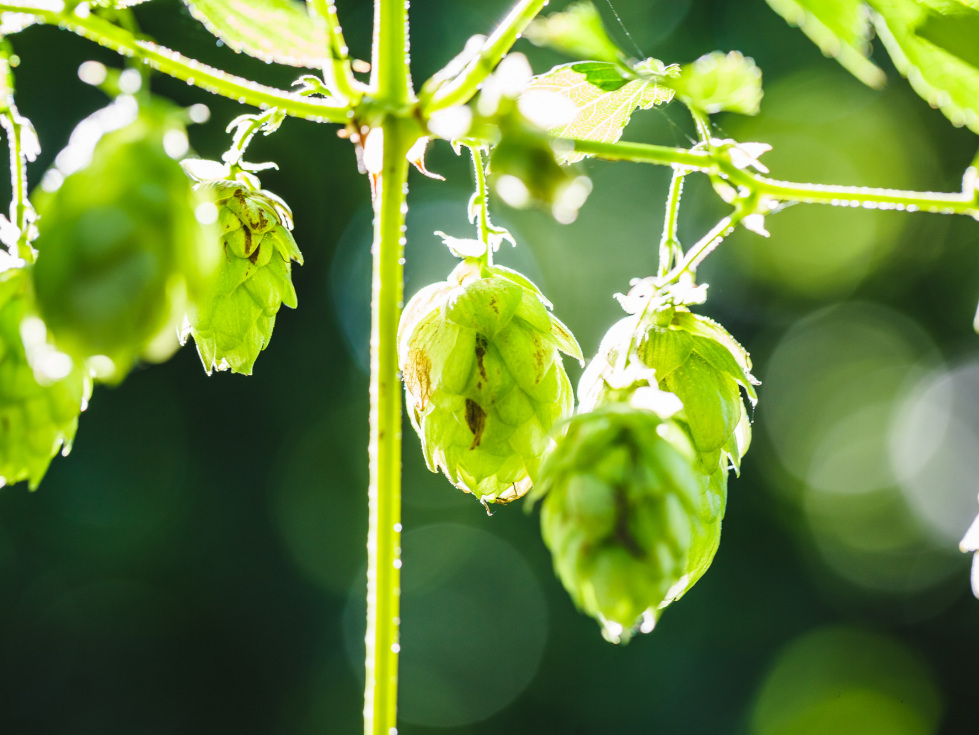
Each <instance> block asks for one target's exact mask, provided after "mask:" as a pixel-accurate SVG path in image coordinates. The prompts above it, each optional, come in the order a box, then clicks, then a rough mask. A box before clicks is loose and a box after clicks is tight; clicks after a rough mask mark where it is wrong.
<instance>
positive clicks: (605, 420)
mask: <svg viewBox="0 0 979 735" xmlns="http://www.w3.org/2000/svg"><path fill="white" fill-rule="evenodd" d="M643 392H645V393H646V394H650V393H653V394H659V397H660V399H669V400H672V401H673V402H675V400H676V399H675V398H673V397H672V396H667V395H666V394H663V393H661V392H660V391H658V390H657V389H655V388H651V387H646V388H643V389H640V391H638V392H636V393H635V394H633V396H631V397H629V398H624V397H620V399H617V400H612V401H609V402H607V403H605V404H603V405H601V406H599V407H597V408H595V409H593V410H591V411H588V412H586V413H579V414H578V415H576V416H575V417H574V418H572V419H571V420H570V421H568V424H567V432H566V433H565V435H564V436H562V437H561V438H559V439H558V440H557V445H556V446H555V448H554V449H553V450H552V451H551V453H550V454H549V455H548V457H547V460H546V461H545V463H544V465H543V466H542V467H541V471H540V479H539V481H538V484H537V486H536V487H535V488H534V491H533V494H532V499H534V500H536V499H538V498H541V497H543V506H542V509H541V531H542V535H543V537H544V542H545V543H546V544H547V546H548V548H549V549H550V550H551V553H552V555H553V557H554V568H555V571H556V572H557V575H558V577H559V578H560V580H561V582H562V584H563V585H564V587H565V589H566V590H567V591H568V593H569V594H570V595H571V598H572V600H574V602H575V604H576V605H577V607H578V608H579V609H580V610H582V611H583V612H585V613H586V614H588V615H590V616H592V617H594V618H595V619H597V620H598V621H599V623H600V624H601V625H602V634H603V635H604V636H605V637H606V638H607V639H608V640H610V641H612V642H613V643H619V642H625V641H628V640H629V638H630V637H631V636H632V635H633V634H634V633H635V632H636V631H637V630H641V631H642V632H646V633H648V632H649V631H651V630H652V629H653V626H654V625H655V623H656V620H657V618H658V616H659V612H660V609H661V608H662V607H664V606H666V605H667V604H668V603H669V602H670V601H672V600H673V599H675V598H676V597H678V596H679V595H680V594H682V593H683V592H684V591H685V590H686V589H687V588H688V587H689V586H690V584H692V583H693V581H695V580H693V577H695V576H699V574H702V573H703V569H706V564H709V563H710V562H709V559H708V560H707V562H706V564H704V559H705V558H706V557H707V556H713V551H712V550H710V549H709V546H710V544H711V543H712V539H713V536H714V534H713V533H712V531H711V529H710V528H708V526H710V525H711V524H713V523H714V521H715V520H717V519H718V517H719V515H721V514H723V502H724V497H723V496H724V492H725V489H724V488H723V487H718V488H717V490H718V491H719V494H718V493H714V492H705V489H706V486H707V485H708V482H707V480H708V478H706V477H705V476H704V475H703V474H701V473H700V472H698V471H697V469H696V468H695V463H696V452H695V450H694V448H693V446H692V445H691V443H690V441H689V439H688V435H687V433H686V432H685V431H684V430H683V429H682V428H681V427H680V426H679V425H678V424H677V423H676V422H674V421H672V420H670V419H669V418H667V416H668V415H669V414H670V413H671V412H672V411H673V410H676V408H679V407H678V406H675V407H673V408H671V409H670V410H667V411H663V410H658V408H657V407H656V406H644V405H643V402H642V401H638V400H633V399H634V398H638V397H639V396H640V395H642V393H643ZM669 400H666V401H664V400H660V401H658V403H659V404H660V405H663V404H664V403H666V404H669ZM717 523H718V525H719V520H718V521H717ZM715 548H716V546H715ZM701 567H703V569H701Z"/></svg>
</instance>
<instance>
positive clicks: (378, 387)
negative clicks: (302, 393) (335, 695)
mask: <svg viewBox="0 0 979 735" xmlns="http://www.w3.org/2000/svg"><path fill="white" fill-rule="evenodd" d="M374 8H375V12H374V21H375V25H374V44H373V46H374V48H373V54H372V61H373V70H372V80H371V87H372V93H373V95H374V97H375V99H376V100H377V102H378V104H379V105H380V106H381V108H382V109H385V110H388V111H390V112H392V113H393V114H388V115H386V116H384V117H383V120H382V122H381V124H380V130H379V131H378V130H376V129H375V130H374V131H372V132H371V133H369V135H376V134H377V132H380V133H381V134H382V135H383V139H382V140H383V143H382V146H383V149H382V152H383V160H382V164H381V170H380V172H379V173H376V174H372V175H374V176H375V179H374V183H375V187H374V244H373V250H372V252H373V255H374V275H373V286H372V298H371V386H370V404H371V408H370V446H369V455H370V487H369V489H368V499H369V506H370V510H369V519H370V520H369V528H368V536H367V636H366V638H365V640H366V643H367V658H366V661H365V685H364V733H365V735H394V734H395V733H397V715H398V653H399V652H400V650H401V646H400V643H399V640H398V635H399V634H398V629H399V625H400V622H401V621H400V617H399V615H400V612H399V603H400V596H401V558H400V557H401V383H400V381H399V379H398V348H397V345H398V321H399V319H400V317H401V302H402V299H403V297H404V273H403V265H402V262H403V259H402V256H403V254H404V222H405V214H406V211H407V206H406V195H407V180H408V167H409V163H408V160H407V153H408V150H409V149H410V148H411V146H412V144H413V143H414V142H415V140H416V139H417V128H416V127H414V125H415V123H414V121H412V120H411V119H410V118H405V117H401V116H399V114H398V113H401V112H402V110H403V109H404V108H405V106H406V105H408V104H409V103H410V102H411V99H412V97H413V94H412V91H411V81H410V75H409V72H408V68H407V64H406V61H407V58H408V56H407V54H408V30H407V21H408V12H407V6H406V4H405V2H404V0H376V2H375V5H374Z"/></svg>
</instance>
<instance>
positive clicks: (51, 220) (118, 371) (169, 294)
mask: <svg viewBox="0 0 979 735" xmlns="http://www.w3.org/2000/svg"><path fill="white" fill-rule="evenodd" d="M124 103H128V104H124ZM127 115H128V116H130V117H131V120H130V122H129V123H128V124H125V125H123V126H122V127H118V125H119V122H120V120H122V119H125V118H126V116H127ZM93 131H95V132H96V133H99V134H100V135H99V137H98V141H97V143H95V146H94V150H93V149H91V145H92V144H91V136H92V132H93ZM180 132H182V124H181V123H180V122H179V120H177V119H176V118H175V117H174V115H173V114H171V111H170V110H169V109H160V108H158V107H154V106H152V105H150V106H148V107H147V108H140V109H139V111H138V112H137V110H136V108H135V103H134V102H133V101H132V100H131V98H120V99H119V100H117V101H116V102H115V103H114V104H113V105H112V106H110V107H109V108H106V110H102V111H100V113H96V114H95V115H93V116H92V117H91V118H89V119H88V120H86V121H85V122H83V123H82V124H81V125H80V126H79V130H78V132H77V133H76V134H75V135H73V136H72V141H71V142H70V143H69V146H68V148H67V149H65V151H64V152H63V154H64V155H59V156H58V159H57V160H58V161H62V162H68V164H70V166H68V167H66V165H63V166H62V167H61V170H60V171H58V172H56V175H54V176H52V177H51V179H50V180H57V179H59V178H60V177H61V176H63V181H61V184H60V186H58V188H57V189H55V190H54V191H44V192H41V193H40V195H39V196H38V197H37V202H36V204H37V210H38V213H39V214H40V215H41V222H40V225H39V229H40V235H39V237H38V239H37V242H36V245H37V248H38V251H39V254H38V259H37V265H36V266H35V268H34V282H35V288H36V293H37V301H38V307H39V309H40V312H41V316H42V317H43V318H44V321H45V323H46V324H47V326H48V329H49V330H50V332H51V334H52V336H53V338H54V341H55V343H56V344H57V345H58V347H59V348H60V349H61V350H63V351H64V352H67V353H68V354H70V355H71V356H72V357H74V358H76V359H77V360H81V361H84V360H87V359H88V358H91V357H93V356H97V355H99V356H105V357H108V358H109V360H111V366H106V367H105V371H106V374H105V376H104V377H106V378H107V379H109V380H113V381H119V380H121V379H122V378H123V377H124V376H125V374H126V372H127V371H128V370H129V368H130V366H131V365H132V364H133V363H134V362H135V361H136V360H139V359H148V360H154V361H159V360H163V359H166V358H167V357H169V355H170V354H171V353H172V352H173V350H174V349H176V347H177V332H176V327H177V326H178V325H179V324H180V322H181V321H182V320H183V318H184V314H185V312H186V310H187V305H188V300H189V298H191V297H193V296H195V295H196V291H197V289H199V288H200V286H201V283H202V282H203V280H204V279H205V278H206V277H207V276H208V275H209V273H210V271H211V269H212V268H213V265H214V263H215V262H216V258H210V257H208V254H209V252H211V250H209V248H208V247H207V245H208V242H209V241H210V236H209V231H208V230H207V229H205V228H204V226H202V225H201V223H200V222H199V221H198V220H197V217H196V216H195V210H196V208H197V206H198V204H199V203H200V200H199V199H198V198H197V197H196V196H195V194H194V192H193V191H192V188H191V183H190V181H189V179H188V178H187V176H186V175H185V174H184V172H183V169H182V168H181V167H180V164H179V163H178V162H177V161H176V160H174V159H173V158H171V157H170V156H169V155H168V154H167V153H166V151H165V146H164V139H165V138H166V137H167V136H168V135H170V134H171V133H180ZM173 139H174V136H173V135H170V137H169V138H168V140H173ZM86 146H87V148H86ZM86 156H88V157H89V158H90V161H89V162H88V163H87V165H85V166H83V167H81V168H78V169H77V170H75V169H74V166H75V165H76V163H75V162H77V161H80V160H81V161H83V160H84V159H85V158H86ZM102 364H104V362H103V363H102Z"/></svg>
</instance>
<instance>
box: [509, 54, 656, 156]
mask: <svg viewBox="0 0 979 735" xmlns="http://www.w3.org/2000/svg"><path fill="white" fill-rule="evenodd" d="M656 63H658V62H656ZM659 66H660V68H662V65H661V64H660V65H659ZM669 71H670V70H667V69H663V74H662V75H652V74H651V75H649V77H648V78H641V79H631V80H630V79H627V78H625V77H624V76H622V74H621V73H620V72H619V70H618V68H617V67H616V65H615V64H611V63H605V62H579V63H574V64H565V65H564V66H557V67H555V68H553V69H551V71H549V72H547V73H546V74H542V75H541V76H539V77H535V78H534V80H533V81H532V82H531V83H530V86H528V88H527V89H528V91H529V90H539V91H546V92H555V93H557V94H560V95H562V96H563V97H566V98H567V99H568V100H570V101H571V102H572V104H574V106H575V108H577V113H576V114H575V116H574V118H573V119H572V120H571V121H570V122H569V123H567V124H565V125H559V126H557V127H554V128H551V129H550V130H549V131H548V132H549V133H551V134H552V135H555V136H558V137H562V138H578V139H581V140H594V141H599V142H603V143H614V142H615V141H617V140H618V139H619V138H621V137H622V130H623V128H625V126H626V125H627V124H628V122H629V118H630V117H631V116H632V113H633V112H634V111H635V110H636V109H637V108H638V109H642V110H648V109H649V108H651V107H653V106H655V105H659V104H662V103H664V102H669V101H670V100H671V99H672V98H673V90H672V89H670V88H669V87H667V86H666V85H665V84H664V83H663V76H665V75H666V74H667V73H668V72H669ZM584 157H585V156H584V154H582V153H577V152H572V153H567V154H565V155H564V156H563V157H562V159H561V160H562V163H571V162H574V161H580V160H581V159H582V158H584Z"/></svg>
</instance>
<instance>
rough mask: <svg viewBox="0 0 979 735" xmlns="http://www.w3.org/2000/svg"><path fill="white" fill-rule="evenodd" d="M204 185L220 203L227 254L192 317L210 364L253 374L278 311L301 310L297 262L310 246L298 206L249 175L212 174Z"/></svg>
mask: <svg viewBox="0 0 979 735" xmlns="http://www.w3.org/2000/svg"><path fill="white" fill-rule="evenodd" d="M198 189H199V190H200V191H201V192H202V193H203V194H205V195H209V196H212V197H213V198H214V201H215V204H217V206H218V225H219V227H220V229H221V236H220V240H219V241H220V245H221V248H220V252H221V259H220V262H219V265H218V268H217V270H216V272H215V274H214V277H213V278H212V279H211V280H210V281H209V283H208V285H207V288H206V289H205V291H204V293H203V295H202V296H201V298H200V300H199V301H198V305H197V312H196V315H195V316H194V317H193V318H192V319H190V320H189V323H190V334H192V335H193V336H194V342H195V343H196V345H197V351H198V352H199V353H200V356H201V361H202V362H203V363H204V369H205V370H207V372H208V374H210V373H211V371H212V370H228V369H229V368H230V369H231V370H232V371H233V372H236V373H241V374H243V375H251V373H252V368H253V366H254V365H255V360H256V358H258V354H259V353H260V352H261V351H262V350H264V349H265V347H266V345H268V343H269V340H270V339H271V338H272V328H273V327H274V326H275V315H276V314H277V313H278V312H279V308H280V307H281V306H282V305H283V304H285V305H286V306H288V307H289V308H292V309H295V308H296V305H297V300H296V289H295V288H293V285H292V261H293V260H295V261H296V262H298V263H299V264H300V265H302V262H303V256H302V253H300V252H299V247H298V246H297V245H296V241H295V239H294V238H293V236H292V232H290V230H291V229H292V213H291V212H290V211H289V208H288V207H287V206H286V204H285V203H284V202H283V201H282V200H280V199H279V198H278V197H276V196H275V195H273V194H271V193H269V192H267V191H264V190H260V189H255V188H252V187H250V186H249V185H248V184H246V183H244V182H237V181H211V182H207V183H203V184H200V185H199V186H198Z"/></svg>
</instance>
